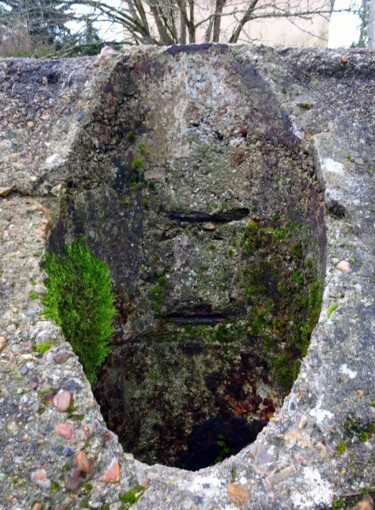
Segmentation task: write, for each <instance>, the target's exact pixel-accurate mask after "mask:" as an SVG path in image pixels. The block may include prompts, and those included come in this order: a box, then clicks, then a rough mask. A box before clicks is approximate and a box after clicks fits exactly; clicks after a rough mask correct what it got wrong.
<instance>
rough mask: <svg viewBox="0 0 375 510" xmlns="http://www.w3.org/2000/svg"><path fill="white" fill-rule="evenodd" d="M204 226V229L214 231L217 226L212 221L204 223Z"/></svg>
mask: <svg viewBox="0 0 375 510" xmlns="http://www.w3.org/2000/svg"><path fill="white" fill-rule="evenodd" d="M202 228H203V230H207V232H213V231H214V230H215V228H216V227H215V225H214V224H213V223H212V222H211V221H209V222H207V223H203V225H202Z"/></svg>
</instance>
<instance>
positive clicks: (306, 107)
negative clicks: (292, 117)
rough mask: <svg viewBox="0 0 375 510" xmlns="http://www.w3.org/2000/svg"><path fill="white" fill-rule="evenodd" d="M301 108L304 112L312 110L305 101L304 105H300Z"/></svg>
mask: <svg viewBox="0 0 375 510" xmlns="http://www.w3.org/2000/svg"><path fill="white" fill-rule="evenodd" d="M299 106H300V107H301V108H303V109H304V110H310V109H311V104H310V103H308V102H307V101H305V102H304V103H299Z"/></svg>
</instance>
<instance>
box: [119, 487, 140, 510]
mask: <svg viewBox="0 0 375 510" xmlns="http://www.w3.org/2000/svg"><path fill="white" fill-rule="evenodd" d="M145 490H146V487H142V485H136V486H135V487H134V488H133V489H130V490H129V491H128V492H125V494H120V497H119V500H120V502H121V506H120V510H128V508H130V507H131V506H132V505H134V504H135V503H137V501H138V500H139V498H140V497H141V496H142V495H143V494H144V492H145Z"/></svg>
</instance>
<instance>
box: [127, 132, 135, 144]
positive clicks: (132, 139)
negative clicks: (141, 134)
mask: <svg viewBox="0 0 375 510" xmlns="http://www.w3.org/2000/svg"><path fill="white" fill-rule="evenodd" d="M126 139H127V141H128V142H130V143H133V142H135V141H136V139H137V135H136V133H134V131H129V133H128V134H127V136H126Z"/></svg>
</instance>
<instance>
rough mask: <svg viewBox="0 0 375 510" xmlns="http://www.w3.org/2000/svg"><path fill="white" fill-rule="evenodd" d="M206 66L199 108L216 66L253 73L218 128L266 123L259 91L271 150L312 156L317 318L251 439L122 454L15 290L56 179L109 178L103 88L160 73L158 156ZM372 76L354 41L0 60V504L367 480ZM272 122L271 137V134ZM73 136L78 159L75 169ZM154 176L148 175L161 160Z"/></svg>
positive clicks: (239, 77)
mask: <svg viewBox="0 0 375 510" xmlns="http://www.w3.org/2000/svg"><path fill="white" fill-rule="evenodd" d="M236 65H237V69H236ZM161 68H162V69H163V73H164V74H163V75H159V74H158V72H160V69H161ZM207 69H208V70H209V73H208V76H207V77H206V78H205V79H204V80H203V82H204V83H205V84H206V85H203V90H205V86H206V87H207V82H210V83H211V84H212V83H214V85H213V86H212V87H211V86H210V87H207V90H209V93H210V95H209V96H208V97H206V101H207V100H208V99H210V100H211V101H212V103H211V105H212V106H211V108H212V110H213V111H218V109H219V108H221V107H222V106H223V107H224V113H223V114H227V113H228V111H227V112H225V107H226V105H225V100H226V96H227V95H228V101H230V100H232V99H233V96H232V95H231V94H229V93H228V94H227V93H226V89H224V90H223V91H221V98H222V101H223V105H221V104H220V105H219V104H217V103H216V102H215V100H216V99H215V97H214V92H215V91H216V90H219V91H220V85H218V84H217V83H218V81H220V80H222V81H223V82H225V84H226V85H228V84H232V85H233V87H232V89H231V90H233V89H235V84H239V85H238V86H239V87H248V88H253V89H254V90H255V92H254V94H255V96H256V94H257V89H259V97H260V99H259V102H258V103H257V104H256V105H255V107H254V108H253V111H252V115H251V116H249V117H248V118H245V115H244V113H243V112H244V109H246V108H248V105H246V104H242V103H241V102H240V104H238V105H237V106H238V110H236V111H235V112H232V111H230V110H229V117H232V118H231V119H228V123H229V124H230V125H234V123H235V122H237V119H238V123H239V125H240V126H243V125H245V126H246V127H247V134H246V136H249V135H248V133H249V132H252V131H255V130H256V127H257V126H259V125H260V126H261V127H262V126H263V125H266V123H264V122H263V120H264V119H263V117H264V116H265V115H266V110H265V109H263V110H262V108H260V106H259V105H260V104H261V103H262V104H267V98H268V97H269V100H270V104H271V105H272V108H271V110H270V111H271V113H272V115H271V118H270V123H271V124H272V123H273V124H274V127H275V129H274V130H270V131H269V133H266V135H267V136H269V138H270V140H271V142H272V140H275V139H276V140H277V143H280V144H284V145H285V146H286V147H287V146H288V143H290V141H291V140H293V141H297V139H299V140H301V147H302V148H303V150H306V155H307V159H309V158H310V157H312V156H313V167H314V171H313V172H312V174H313V175H312V177H314V176H315V173H316V174H317V177H318V180H319V183H320V186H321V188H322V189H323V190H324V203H325V207H326V211H327V214H326V218H325V221H326V227H327V248H326V252H327V261H326V276H325V284H324V298H323V305H322V311H321V314H320V319H319V323H318V325H317V326H316V328H315V330H314V332H313V334H312V337H311V343H310V347H309V350H308V353H307V356H306V357H305V358H304V360H303V362H302V366H301V371H300V374H299V377H298V379H297V380H296V381H295V383H294V385H293V387H292V390H291V392H290V394H289V396H288V397H287V398H286V399H285V401H284V404H283V407H282V409H281V410H280V411H278V412H277V413H276V414H275V415H274V416H273V418H271V420H270V422H269V424H268V425H267V427H266V428H265V429H264V430H263V432H262V433H261V434H260V435H259V436H258V439H257V441H256V442H255V443H253V444H252V445H250V446H248V447H246V448H245V449H243V450H242V451H241V452H240V453H239V454H238V455H236V456H234V457H231V458H229V459H226V460H225V461H224V462H222V463H221V464H217V465H215V466H213V467H210V468H207V469H205V470H202V471H199V472H196V473H192V472H186V471H183V470H178V469H174V468H168V467H165V466H160V465H155V466H151V467H150V466H146V465H144V464H142V463H140V462H138V461H136V460H134V459H133V457H132V456H131V455H129V454H124V453H123V452H122V449H121V447H120V446H119V444H118V443H117V440H116V437H115V436H114V435H113V434H112V433H111V432H109V431H108V430H107V429H106V427H105V426H104V423H103V418H102V417H101V414H100V410H99V407H98V405H97V404H96V403H95V400H94V398H93V395H92V393H91V389H90V387H89V385H88V383H87V381H86V380H85V377H84V374H83V372H82V369H81V367H80V364H79V362H78V360H77V359H76V358H75V356H74V355H72V353H71V351H70V348H69V345H67V344H66V343H65V342H64V339H63V337H62V334H61V331H60V330H59V328H57V327H56V326H55V325H53V324H51V323H49V322H48V321H46V320H44V319H43V317H42V316H41V315H40V314H41V311H42V308H43V307H42V305H41V304H40V301H39V299H33V297H35V294H34V293H36V294H38V295H40V294H42V293H43V292H45V290H44V286H43V279H44V276H45V275H44V273H43V271H42V270H41V269H40V262H41V261H42V259H43V253H44V251H45V247H46V242H45V238H46V236H47V234H48V231H49V228H50V225H52V226H55V228H56V224H57V223H56V222H57V218H58V217H59V216H60V215H61V212H60V210H59V197H60V196H64V195H65V190H69V189H70V188H74V189H75V190H77V192H79V191H81V192H82V194H84V193H85V192H87V190H93V189H95V188H97V187H99V186H100V183H101V182H102V181H103V180H105V181H107V182H113V181H114V182H116V176H117V175H118V173H116V170H115V169H113V171H112V172H111V171H109V170H108V172H107V174H105V172H104V171H103V172H102V171H101V169H102V168H104V169H108V168H110V167H109V166H108V165H105V166H104V167H102V166H101V165H100V164H98V162H97V161H96V160H95V154H94V153H95V150H97V152H98V156H97V158H98V161H99V163H101V162H102V161H103V160H104V159H105V157H106V153H108V158H109V157H110V155H111V154H112V153H113V150H114V149H113V147H115V146H116V144H117V143H118V141H119V140H121V139H122V138H123V137H125V136H126V131H125V132H123V133H121V132H118V133H114V136H113V138H112V139H108V138H106V137H105V136H102V133H105V132H106V129H105V127H106V126H107V125H110V124H111V119H112V118H114V117H115V115H116V114H117V113H118V112H119V111H120V112H124V111H126V109H125V108H124V107H123V106H124V105H122V104H121V101H120V102H119V101H118V98H116V91H117V90H119V89H121V88H124V89H127V91H128V95H129V96H131V95H132V93H133V94H134V95H135V94H136V93H137V91H139V90H140V91H142V90H145V89H146V88H147V87H146V85H147V86H148V87H152V86H153V85H152V84H153V83H155V85H154V87H155V92H154V94H155V96H156V95H157V90H158V83H161V82H163V83H164V87H165V89H167V88H168V87H170V89H171V92H170V95H169V96H168V97H169V98H170V99H169V101H171V100H172V99H173V104H172V105H170V104H169V106H168V101H166V102H165V103H163V101H162V99H161V98H160V102H159V103H156V104H155V105H154V106H153V108H154V110H153V111H152V112H151V116H152V117H153V119H154V120H153V122H155V119H156V120H157V118H158V108H162V107H163V106H165V105H167V106H168V108H169V111H171V110H172V111H173V115H172V114H171V117H170V118H171V124H170V125H169V126H168V125H167V124H165V125H164V126H163V125H161V126H160V130H163V129H164V130H165V131H167V132H168V133H171V134H169V135H168V136H169V137H170V139H169V144H166V145H165V146H163V147H160V150H161V152H162V151H163V150H165V153H166V156H165V157H167V158H171V159H173V158H177V157H178V156H180V155H181V140H183V139H184V136H185V130H186V129H187V126H186V125H185V124H184V122H185V120H184V119H186V112H185V108H186V104H187V102H186V101H187V90H188V89H189V87H187V85H186V86H185V85H184V86H182V84H185V83H186V80H187V79H188V78H187V77H189V80H191V81H192V82H193V83H194V82H197V83H198V82H199V80H198V75H202V74H203V73H204V72H205V70H207ZM374 73H375V57H374V55H373V54H372V53H368V52H356V51H350V52H347V53H346V54H345V55H344V54H343V53H340V52H337V51H321V50H309V51H299V50H284V51H276V50H270V49H266V48H252V47H248V46H239V47H226V46H222V45H217V46H209V45H202V46H197V47H182V48H178V47H172V48H168V49H166V48H140V49H136V50H134V52H132V53H131V54H128V53H126V54H125V53H124V54H119V56H118V57H115V58H112V59H108V60H106V61H104V62H103V63H102V65H101V66H100V67H99V69H98V70H95V71H94V69H93V68H92V60H91V59H77V60H74V61H73V60H71V61H60V60H57V61H31V60H3V61H1V62H0V83H1V101H2V104H3V105H4V107H3V109H2V112H1V113H0V123H1V126H2V128H3V129H2V133H1V141H0V144H1V167H0V197H1V198H0V200H1V202H0V209H1V216H0V233H1V237H2V243H1V246H0V254H1V257H0V260H1V262H0V264H1V298H2V300H1V303H0V310H1V318H0V328H1V329H0V337H1V338H0V350H1V364H2V373H1V394H0V404H1V422H0V424H1V427H0V444H1V448H2V456H1V461H0V491H1V500H0V506H1V507H3V508H19V509H23V508H33V505H35V504H36V503H40V504H41V508H60V506H59V505H61V507H62V508H64V507H67V508H82V507H85V506H86V507H90V506H91V507H94V508H107V507H108V506H105V505H109V508H113V509H118V508H121V505H122V507H123V508H127V506H125V505H126V504H127V503H125V502H124V499H126V498H124V497H122V496H124V494H125V493H127V491H129V490H130V489H132V488H134V487H135V486H137V485H141V486H143V487H146V490H145V492H144V494H143V495H142V496H141V498H140V499H139V501H138V502H137V503H136V504H135V505H134V508H152V509H159V508H160V509H162V508H163V509H165V508H171V509H185V508H186V509H198V508H199V509H210V510H212V509H214V508H228V509H230V508H233V509H234V508H237V507H238V506H240V505H241V507H242V508H254V509H258V508H286V509H289V508H329V507H330V506H331V503H332V499H333V498H338V497H340V496H345V495H347V494H357V493H360V492H361V489H363V488H366V487H373V486H374V485H375V471H374V469H373V466H374V460H375V443H374V440H375V434H374V428H375V427H374V423H375V382H374V361H373V360H374V354H375V353H374V346H373V337H374V323H373V303H374V285H375V280H374V248H373V245H372V235H373V229H374V219H375V213H374V210H375V203H374V198H373V190H374V187H373V185H374V184H375V183H374V172H375V162H374V157H373V150H372V148H373V142H374V140H373V138H374V105H373V97H374V88H375V84H374V77H375V74H374ZM170 76H173V77H174V79H175V80H176V82H175V83H173V82H172V80H171V81H170V82H169V78H170ZM159 80H160V82H159ZM120 82H121V83H120ZM215 83H216V84H215ZM127 84H128V88H127ZM132 87H134V89H133V92H132ZM191 89H194V86H192V87H190V90H191ZM228 90H229V89H228ZM202 94H203V96H204V94H205V93H204V92H203V93H202ZM240 97H241V98H242V99H243V97H244V96H240ZM137 99H139V98H137ZM233 101H234V104H233V105H231V106H236V103H235V99H233ZM120 106H121V108H120ZM138 108H139V112H138V119H139V120H137V122H139V124H137V126H135V127H136V128H137V129H136V131H138V128H140V127H142V125H143V126H146V127H147V122H148V118H149V117H148V115H149V113H150V112H149V111H142V102H140V101H138ZM278 111H279V116H277V115H278V113H277V112H278ZM259 112H260V115H259ZM283 112H284V113H283ZM190 113H191V114H193V113H194V112H188V114H190ZM223 114H222V115H223ZM257 114H258V117H257ZM210 115H211V113H210ZM133 118H135V117H133ZM98 119H99V120H100V122H99V121H98ZM178 119H181V122H180V123H179V124H178V123H177V120H178ZM124 120H125V121H127V120H128V119H124ZM220 122H222V121H220ZM142 123H143V124H142ZM202 123H203V124H204V119H203V122H202ZM154 126H155V124H153V127H154ZM280 126H282V128H281V127H280ZM172 128H173V129H172ZM211 128H212V126H211V124H210V127H209V129H208V132H207V137H208V139H209V138H210V136H211V135H212V133H211V132H210V131H211ZM280 133H283V134H286V135H287V136H286V137H284V138H283V137H281V138H280V139H279V138H278V137H279V135H280ZM88 134H89V136H88ZM217 136H220V137H223V138H224V137H228V139H229V141H230V142H232V143H233V145H236V143H237V142H236V139H238V133H235V132H230V133H225V132H224V133H220V132H219V133H218V134H217ZM240 138H241V137H240ZM161 140H165V138H161ZM230 142H229V143H230ZM155 143H156V142H155ZM239 143H241V141H240V142H239ZM296 143H299V142H296ZM174 150H175V151H176V154H174ZM301 150H302V149H301ZM82 151H86V153H87V154H89V153H90V154H92V158H90V159H89V160H86V164H85V165H84V166H83V167H80V166H79V165H78V162H82V158H81V154H82ZM311 155H312V156H311ZM309 169H311V165H307V167H306V171H307V172H308V171H309ZM158 178H160V179H165V175H162V169H160V173H159V174H157V173H154V176H153V179H155V180H157V179H158ZM262 186H263V188H264V187H267V182H264V183H263V184H262ZM241 192H242V190H241ZM289 193H291V194H292V193H293V189H290V190H289ZM63 202H64V200H63V201H62V203H63ZM317 207H318V204H317ZM198 210H199V208H198ZM50 211H51V212H50ZM322 221H323V220H322ZM69 235H72V233H69V232H68V233H67V232H65V236H66V237H67V239H68V240H69ZM57 237H58V236H57ZM138 263H141V260H139V261H138ZM30 293H31V295H30ZM46 340H48V341H49V342H51V344H52V346H51V348H50V349H49V350H47V351H46V352H45V353H43V354H42V353H39V352H38V351H37V350H36V346H37V345H38V344H40V343H43V342H45V341H46ZM60 389H61V390H65V391H68V392H70V393H71V395H72V396H73V404H74V405H70V406H69V408H68V409H67V410H65V411H63V410H62V409H63V408H64V406H63V404H64V402H62V397H61V398H60V399H58V398H57V399H56V398H54V396H55V394H56V393H57V392H58V391H59V390H60ZM65 395H66V394H65ZM59 408H60V411H59ZM62 423H64V426H62V425H61V424H62ZM344 444H345V447H346V448H345V447H344V446H343V445H344ZM338 445H339V448H338ZM340 447H341V448H340ZM338 450H339V452H338ZM81 451H84V452H85V454H82V453H80V452H81ZM117 462H118V464H117ZM110 466H111V470H110V471H109V472H108V471H107V470H108V468H109V467H110ZM103 475H104V477H103ZM35 508H40V507H38V506H35Z"/></svg>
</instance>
